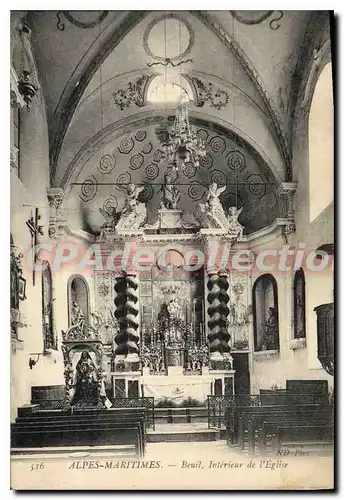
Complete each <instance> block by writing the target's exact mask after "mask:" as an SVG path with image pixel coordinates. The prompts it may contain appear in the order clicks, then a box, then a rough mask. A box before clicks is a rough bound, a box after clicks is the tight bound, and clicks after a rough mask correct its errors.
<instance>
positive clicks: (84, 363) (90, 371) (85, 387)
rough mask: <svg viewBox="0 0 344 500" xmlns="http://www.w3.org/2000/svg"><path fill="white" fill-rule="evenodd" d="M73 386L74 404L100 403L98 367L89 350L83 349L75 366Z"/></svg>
mask: <svg viewBox="0 0 344 500" xmlns="http://www.w3.org/2000/svg"><path fill="white" fill-rule="evenodd" d="M72 387H74V388H75V392H74V396H73V399H72V402H71V404H72V406H83V405H85V406H97V405H98V399H99V398H98V392H99V391H98V377H97V368H96V365H95V364H94V362H93V361H92V358H91V356H90V354H89V352H88V351H82V353H81V355H80V359H79V361H78V363H77V365H76V367H75V373H74V378H73V383H72Z"/></svg>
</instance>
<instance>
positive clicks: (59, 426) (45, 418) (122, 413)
mask: <svg viewBox="0 0 344 500" xmlns="http://www.w3.org/2000/svg"><path fill="white" fill-rule="evenodd" d="M145 411H146V409H145V408H130V409H128V408H123V409H115V410H108V411H104V410H103V411H97V410H91V411H81V412H77V413H73V414H71V413H70V412H66V411H59V412H55V411H54V412H51V411H43V412H35V413H32V414H29V415H26V416H21V417H18V418H17V420H16V423H15V424H12V426H11V430H12V436H13V440H12V442H13V446H17V444H16V443H17V442H18V439H19V442H20V443H21V445H20V446H31V445H32V443H37V446H51V444H50V442H49V438H47V439H44V440H43V442H44V444H43V445H42V444H40V443H42V440H41V438H40V437H39V435H38V434H37V432H36V431H38V430H39V431H40V432H45V433H49V435H50V433H51V432H52V431H53V432H54V434H52V438H51V439H55V443H56V446H66V445H69V444H70V442H69V441H70V439H72V442H74V439H73V438H72V435H71V432H74V431H75V430H78V431H82V432H84V434H85V436H86V438H85V439H86V441H87V435H89V431H93V430H94V429H102V432H101V433H100V438H99V439H100V440H101V439H102V435H103V434H106V433H108V434H109V433H111V432H112V430H113V429H114V430H117V429H120V428H123V429H126V428H127V427H128V426H130V427H133V428H137V438H138V444H137V448H138V453H139V454H140V455H143V453H144V451H145V444H146V429H145ZM58 431H61V433H62V434H61V442H60V443H59V442H58V440H57V437H56V436H57V435H58V434H57V432H58ZM78 435H79V436H80V432H78ZM116 435H118V433H117V434H116ZM18 436H19V437H18ZM25 436H26V438H25ZM92 436H93V434H92ZM85 439H83V438H82V442H84V441H85ZM109 439H110V441H111V443H113V436H110V435H109ZM93 440H94V439H93V438H92V442H91V443H89V444H94V443H93ZM110 441H109V443H110ZM25 443H27V444H26V445H25ZM30 443H31V444H30ZM86 444H87V443H86ZM105 444H108V443H107V442H106V443H105ZM123 444H125V443H123ZM34 446H36V445H35V444H34Z"/></svg>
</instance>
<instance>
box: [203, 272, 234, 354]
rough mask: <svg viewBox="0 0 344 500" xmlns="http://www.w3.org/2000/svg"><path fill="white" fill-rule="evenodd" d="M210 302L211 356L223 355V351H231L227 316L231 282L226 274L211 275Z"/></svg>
mask: <svg viewBox="0 0 344 500" xmlns="http://www.w3.org/2000/svg"><path fill="white" fill-rule="evenodd" d="M207 288H208V296H207V300H208V303H209V307H208V315H209V317H210V319H209V320H208V328H209V333H208V340H209V349H210V356H211V357H212V358H214V357H216V356H222V355H223V353H229V352H230V347H229V344H228V341H229V339H230V335H229V333H228V329H227V318H228V315H229V308H228V302H229V295H228V293H227V291H228V288H229V284H228V280H227V276H226V275H225V274H221V273H220V274H218V273H216V274H212V275H210V276H209V279H208V283H207Z"/></svg>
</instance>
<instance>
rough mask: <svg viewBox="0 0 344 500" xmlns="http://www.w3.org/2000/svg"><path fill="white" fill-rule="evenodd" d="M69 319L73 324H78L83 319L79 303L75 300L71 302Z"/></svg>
mask: <svg viewBox="0 0 344 500" xmlns="http://www.w3.org/2000/svg"><path fill="white" fill-rule="evenodd" d="M71 321H72V325H73V326H74V325H78V324H80V323H81V322H82V321H85V315H84V313H83V311H82V309H81V307H80V305H79V303H78V302H77V301H76V300H75V301H74V302H73V303H72V318H71Z"/></svg>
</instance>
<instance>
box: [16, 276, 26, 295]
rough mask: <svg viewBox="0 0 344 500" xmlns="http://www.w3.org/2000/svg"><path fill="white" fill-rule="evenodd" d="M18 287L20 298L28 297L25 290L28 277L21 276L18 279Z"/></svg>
mask: <svg viewBox="0 0 344 500" xmlns="http://www.w3.org/2000/svg"><path fill="white" fill-rule="evenodd" d="M18 289H19V298H20V300H24V299H26V296H25V291H26V279H24V278H22V277H21V276H20V277H19V279H18Z"/></svg>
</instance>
